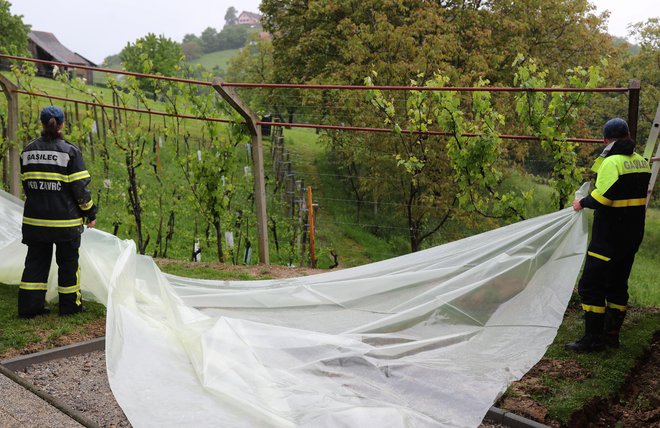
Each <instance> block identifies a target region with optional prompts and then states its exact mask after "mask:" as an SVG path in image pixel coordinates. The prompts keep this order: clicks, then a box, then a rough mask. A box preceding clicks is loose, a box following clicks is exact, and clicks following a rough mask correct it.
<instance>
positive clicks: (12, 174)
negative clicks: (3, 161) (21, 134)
mask: <svg viewBox="0 0 660 428" xmlns="http://www.w3.org/2000/svg"><path fill="white" fill-rule="evenodd" d="M0 86H1V87H2V90H3V92H4V93H5V96H6V97H7V143H8V144H9V153H8V158H9V183H7V184H9V192H10V193H11V194H12V195H14V196H16V197H19V196H20V194H21V188H20V187H21V180H20V173H21V167H20V159H19V156H20V147H18V143H17V141H16V133H17V131H18V94H16V92H14V91H15V90H16V85H14V84H13V83H12V82H11V81H10V80H9V79H7V78H6V77H4V76H2V75H0Z"/></svg>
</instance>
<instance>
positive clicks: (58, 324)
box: [0, 284, 105, 355]
mask: <svg viewBox="0 0 660 428" xmlns="http://www.w3.org/2000/svg"><path fill="white" fill-rule="evenodd" d="M17 296H18V286H17V285H5V284H0V355H2V354H4V353H5V352H7V351H9V350H10V349H17V350H19V349H22V348H24V347H26V346H28V345H29V344H31V343H41V344H43V345H44V346H45V347H46V348H50V347H53V346H54V342H55V341H56V339H57V338H58V337H60V336H62V335H64V334H67V333H72V332H84V331H85V325H86V324H88V323H90V322H91V321H93V320H96V319H99V318H104V317H105V307H104V306H103V305H100V304H98V303H94V302H85V307H86V308H87V310H86V311H85V312H84V313H81V314H76V315H73V316H68V317H60V316H59V315H57V307H54V308H51V309H52V312H51V313H50V314H49V315H47V316H39V317H36V318H33V319H27V320H25V319H19V318H18V311H17V307H16V305H17V303H16V301H17Z"/></svg>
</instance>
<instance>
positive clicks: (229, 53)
mask: <svg viewBox="0 0 660 428" xmlns="http://www.w3.org/2000/svg"><path fill="white" fill-rule="evenodd" d="M238 52H240V49H229V50H226V51H217V52H211V53H208V54H206V55H202V56H201V57H199V58H197V59H194V60H191V61H186V63H187V64H193V65H194V64H199V65H201V66H202V67H204V68H205V69H206V70H208V71H214V70H216V67H217V70H219V72H218V74H224V72H225V71H227V66H228V65H229V60H231V59H232V58H233V57H234V55H236V54H237V53H238Z"/></svg>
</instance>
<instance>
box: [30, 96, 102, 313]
mask: <svg viewBox="0 0 660 428" xmlns="http://www.w3.org/2000/svg"><path fill="white" fill-rule="evenodd" d="M40 119H41V123H42V125H43V131H42V133H41V137H39V138H37V139H36V140H34V141H32V142H31V143H30V144H28V145H27V146H26V147H25V149H24V150H23V152H22V153H21V181H22V183H23V191H24V192H25V207H24V210H23V226H22V231H23V243H24V244H26V245H27V246H28V252H27V256H26V258H25V268H24V270H23V276H22V277H21V283H20V286H19V290H18V316H19V317H21V318H33V317H35V316H38V315H43V314H47V313H49V312H50V310H49V309H48V308H47V307H46V306H45V303H46V302H45V297H46V289H47V283H48V273H49V271H50V265H51V261H52V258H53V244H54V245H55V260H56V262H57V266H58V272H57V283H58V288H57V289H58V294H59V313H60V315H71V314H75V313H78V312H82V310H83V306H82V295H81V292H80V270H79V265H78V249H79V247H80V236H81V233H82V232H83V224H85V223H86V224H87V227H90V228H92V227H94V225H95V223H96V206H95V205H94V203H93V202H92V197H91V192H90V191H89V189H88V188H87V185H88V184H89V182H90V180H91V178H90V175H89V172H88V171H87V169H86V168H85V164H84V162H83V158H82V153H81V152H80V149H78V147H76V146H74V145H73V144H71V143H70V142H68V141H66V140H65V139H64V137H63V136H62V126H63V125H64V112H63V111H62V109H60V108H58V107H55V106H48V107H45V108H44V109H43V110H41V115H40Z"/></svg>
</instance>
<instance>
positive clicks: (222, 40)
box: [217, 25, 248, 51]
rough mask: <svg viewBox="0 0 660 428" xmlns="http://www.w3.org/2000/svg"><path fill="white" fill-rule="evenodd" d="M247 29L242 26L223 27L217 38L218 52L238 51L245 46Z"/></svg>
mask: <svg viewBox="0 0 660 428" xmlns="http://www.w3.org/2000/svg"><path fill="white" fill-rule="evenodd" d="M247 38H248V29H247V27H245V26H243V25H231V26H225V27H224V28H223V29H222V31H220V33H218V37H217V46H218V50H221V51H224V50H227V49H238V48H241V47H243V45H245V41H246V40H247Z"/></svg>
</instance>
